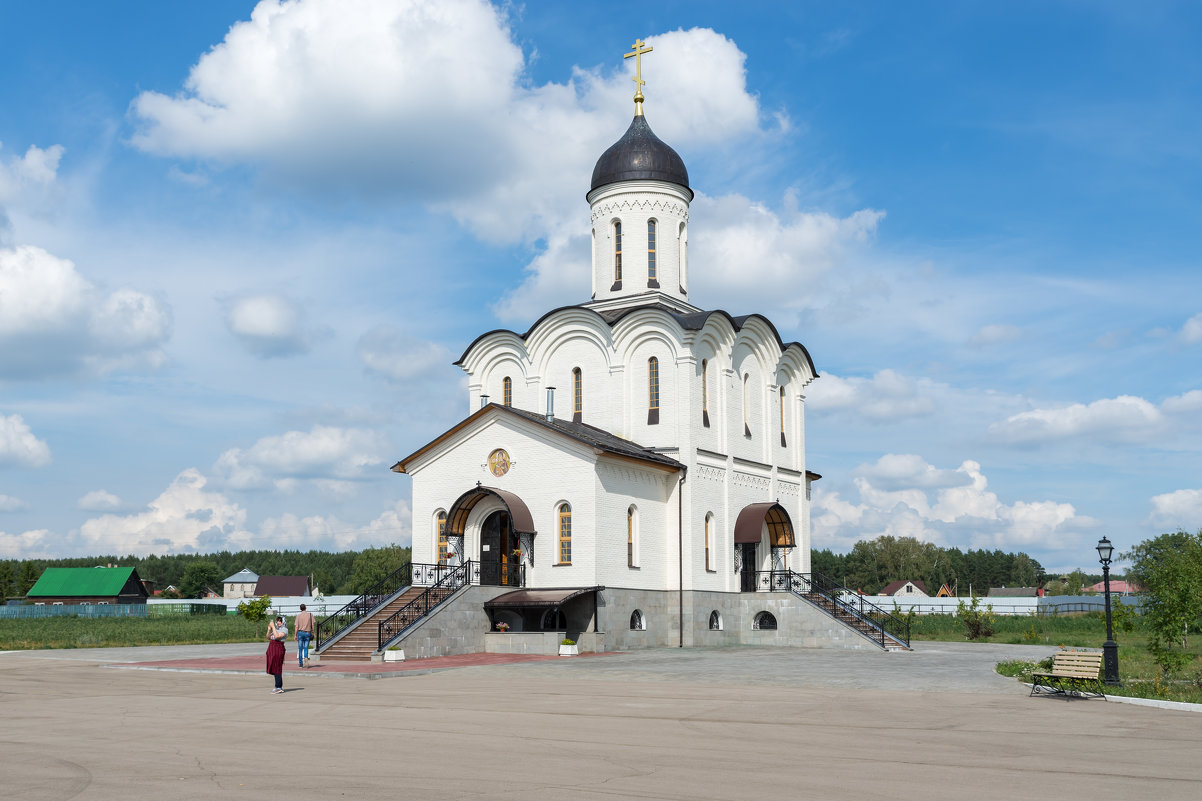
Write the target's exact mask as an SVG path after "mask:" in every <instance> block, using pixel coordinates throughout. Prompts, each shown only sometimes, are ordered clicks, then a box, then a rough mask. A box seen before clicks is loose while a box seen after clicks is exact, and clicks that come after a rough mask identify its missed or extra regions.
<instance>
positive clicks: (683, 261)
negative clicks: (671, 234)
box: [676, 223, 689, 292]
mask: <svg viewBox="0 0 1202 801" xmlns="http://www.w3.org/2000/svg"><path fill="white" fill-rule="evenodd" d="M676 270H677V274H678V275H679V276H680V289H681V291H682V292H688V290H689V235H688V232H687V231H686V230H685V226H684V223H681V224H680V228H679V229H677V231H676Z"/></svg>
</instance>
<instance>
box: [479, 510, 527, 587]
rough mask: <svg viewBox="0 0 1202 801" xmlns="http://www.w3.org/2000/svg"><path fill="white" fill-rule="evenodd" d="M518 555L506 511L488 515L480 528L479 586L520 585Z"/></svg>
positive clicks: (517, 543)
mask: <svg viewBox="0 0 1202 801" xmlns="http://www.w3.org/2000/svg"><path fill="white" fill-rule="evenodd" d="M521 553H522V546H521V543H520V542H519V541H518V537H517V535H516V534H515V533H514V531H513V518H512V517H511V516H510V514H509V512H506V511H497V512H493V513H492V514H490V515H489V516H488V517H487V518H485V520H484V523H483V525H481V526H480V583H481V584H484V585H487V586H492V587H509V586H521V581H520V571H521V564H520V562H521Z"/></svg>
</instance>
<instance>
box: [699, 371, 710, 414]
mask: <svg viewBox="0 0 1202 801" xmlns="http://www.w3.org/2000/svg"><path fill="white" fill-rule="evenodd" d="M701 425H703V426H705V427H706V428H709V427H710V363H709V361H707V360H706V359H702V360H701Z"/></svg>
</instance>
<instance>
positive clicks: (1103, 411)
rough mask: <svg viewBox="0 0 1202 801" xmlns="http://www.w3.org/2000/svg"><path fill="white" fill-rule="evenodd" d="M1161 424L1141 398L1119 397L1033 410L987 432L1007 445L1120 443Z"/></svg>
mask: <svg viewBox="0 0 1202 801" xmlns="http://www.w3.org/2000/svg"><path fill="white" fill-rule="evenodd" d="M1162 422H1163V416H1162V415H1161V412H1160V410H1159V409H1157V408H1156V406H1155V405H1154V404H1152V403H1149V402H1148V401H1146V400H1144V399H1143V398H1139V397H1135V396H1132V395H1120V396H1119V397H1117V398H1104V399H1102V400H1097V401H1094V402H1093V403H1090V404H1088V405H1086V404H1082V403H1074V404H1072V405H1070V406H1065V407H1062V408H1059V409H1033V410H1031V411H1029V412H1021V413H1019V414H1016V415H1013V416H1011V417H1009V418H1007V419H1006V420H1005V421H1003V422H1001V423H994V424H993V425H991V426H990V427H989V431H990V432H991V433H992V434H994V435H995V436H997V437H999V438H1001V439H1003V440H1006V441H1009V442H1019V443H1021V442H1040V441H1044V440H1051V439H1066V438H1069V437H1078V436H1088V437H1100V438H1104V439H1123V438H1127V437H1132V436H1141V435H1144V434H1146V433H1147V432H1149V431H1152V430H1155V429H1156V428H1158V427H1159V426H1160V425H1161V423H1162Z"/></svg>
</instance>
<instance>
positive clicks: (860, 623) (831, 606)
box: [797, 590, 909, 651]
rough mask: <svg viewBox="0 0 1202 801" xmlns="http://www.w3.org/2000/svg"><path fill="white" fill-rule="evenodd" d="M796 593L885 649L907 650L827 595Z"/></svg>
mask: <svg viewBox="0 0 1202 801" xmlns="http://www.w3.org/2000/svg"><path fill="white" fill-rule="evenodd" d="M797 595H798V596H800V597H802V598H804V599H805V600H807V601H809V602H810V603H812V604H813V605H814V606H817V607H818V608H819V609H821V610H822V611H824V612H826V613H827V614H828V615H830V616H831V617H833V618H835V619H836V620H838V621H839V622H840V623H843V624H844V625H846V626H849V627H851V628H853V629H855V630H856V631H858V632H860V634H862V635H864V636H865V637H867V638H868V639H870V640H872V641H873V642H874V643H876V644H877V645H880V646H881V647H882V648H884V649H885V650H886V651H905V650H909V646H908V645H906V644H905V643H903V642H901V641H899V640H897V639H896V638H895V637H893V636H892V635H890V634H888V633H887V632H886V633H884V636H883V637H882V632H881V631H880V629H879V628H878V627H877V626H874V625H873V624H872V623H870V622H868V621H867V620H865V619H864V618H862V617H860V616H859V615H856V614H855V613H853V612H849V611H848V610H847V609H845V608H844V607H842V606H840V605H839V604H837V603H835V602H834V601H833V600H831V599H830V598H829V597H827V596H826V595H823V594H822V593H820V592H816V591H813V590H811V591H810V592H799V593H797Z"/></svg>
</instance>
